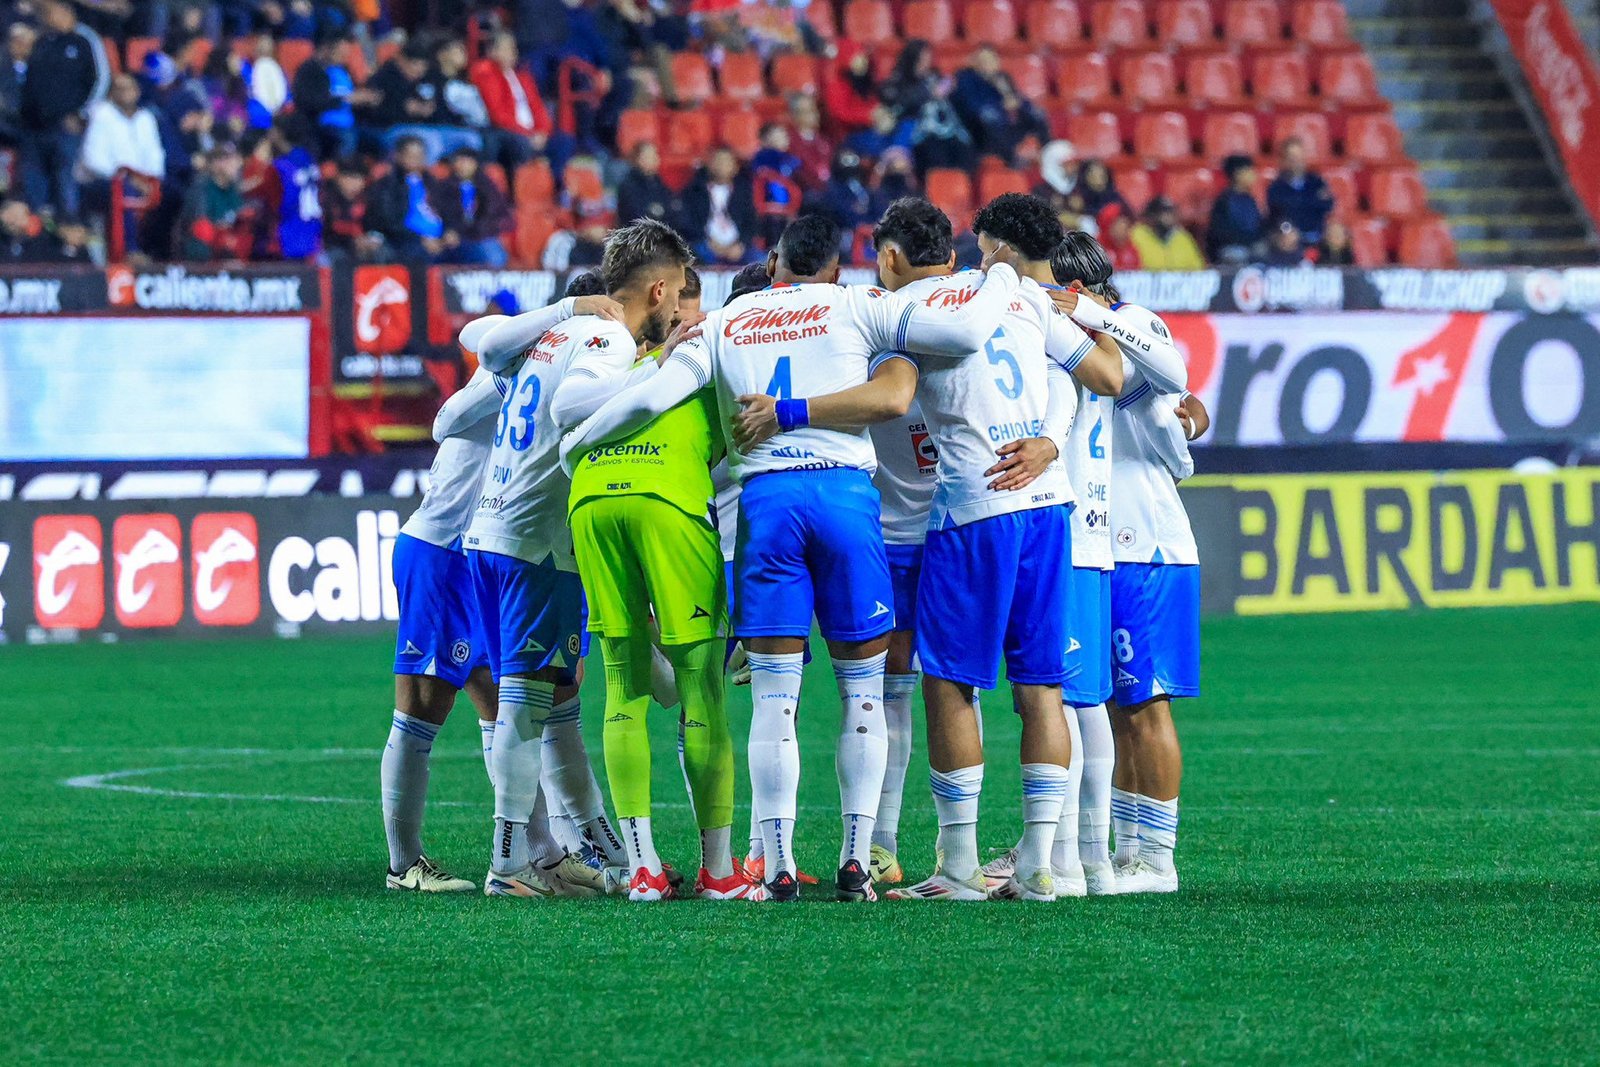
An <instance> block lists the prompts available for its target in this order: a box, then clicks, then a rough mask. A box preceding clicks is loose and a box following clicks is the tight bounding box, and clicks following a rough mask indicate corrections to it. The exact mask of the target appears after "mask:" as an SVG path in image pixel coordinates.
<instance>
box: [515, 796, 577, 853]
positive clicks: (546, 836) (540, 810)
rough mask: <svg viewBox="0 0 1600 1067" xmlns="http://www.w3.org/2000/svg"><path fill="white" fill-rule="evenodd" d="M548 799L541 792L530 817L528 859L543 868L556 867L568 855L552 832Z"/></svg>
mask: <svg viewBox="0 0 1600 1067" xmlns="http://www.w3.org/2000/svg"><path fill="white" fill-rule="evenodd" d="M545 803H546V797H545V791H544V790H543V789H540V790H539V799H538V800H535V801H534V802H533V814H532V815H530V816H529V817H528V828H527V830H526V831H525V833H526V836H527V838H528V858H529V859H531V860H532V861H533V862H534V863H537V864H538V865H539V866H541V867H554V866H555V865H556V864H558V863H560V862H561V861H562V859H564V858H565V857H566V855H567V848H566V846H565V845H563V844H562V843H561V842H559V841H557V840H556V838H555V835H554V834H552V833H551V832H550V812H549V811H548V810H547V809H546V807H545Z"/></svg>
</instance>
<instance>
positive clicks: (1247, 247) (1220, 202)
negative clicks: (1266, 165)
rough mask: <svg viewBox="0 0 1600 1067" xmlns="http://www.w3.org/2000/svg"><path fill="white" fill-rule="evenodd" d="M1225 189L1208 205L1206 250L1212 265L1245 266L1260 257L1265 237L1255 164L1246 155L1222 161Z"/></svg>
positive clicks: (1230, 157)
mask: <svg viewBox="0 0 1600 1067" xmlns="http://www.w3.org/2000/svg"><path fill="white" fill-rule="evenodd" d="M1222 173H1223V174H1224V175H1226V176H1227V179H1228V187H1227V188H1226V189H1224V190H1223V191H1222V193H1221V195H1219V196H1218V197H1217V199H1216V200H1215V201H1214V202H1213V203H1212V205H1211V224H1210V225H1209V226H1208V227H1207V228H1206V248H1207V249H1208V250H1209V251H1210V253H1211V260H1212V262H1214V263H1229V264H1238V263H1248V262H1249V261H1250V260H1251V258H1252V257H1254V256H1256V255H1258V254H1259V252H1260V249H1261V245H1262V240H1263V238H1264V237H1265V236H1266V223H1265V222H1263V221H1262V218H1261V205H1260V204H1259V203H1257V202H1256V193H1255V188H1256V165H1255V163H1254V162H1253V161H1252V160H1251V159H1250V157H1249V156H1229V157H1228V158H1227V159H1224V160H1223V161H1222Z"/></svg>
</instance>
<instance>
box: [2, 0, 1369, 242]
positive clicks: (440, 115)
mask: <svg viewBox="0 0 1600 1067" xmlns="http://www.w3.org/2000/svg"><path fill="white" fill-rule="evenodd" d="M393 6H394V5H393V4H392V3H391V2H390V0H316V2H313V0H287V2H284V0H152V2H149V3H139V4H134V3H130V2H129V0H81V2H78V3H73V2H69V0H11V2H9V3H5V4H3V5H0V21H3V24H4V28H5V34H6V49H7V59H8V62H6V63H4V64H0V146H3V148H4V149H5V150H8V151H9V153H10V158H9V163H10V165H9V166H8V167H6V168H5V169H4V171H3V173H4V174H5V175H7V176H9V185H8V186H7V188H6V191H5V201H4V205H3V207H0V220H3V221H0V227H3V229H4V233H5V236H6V241H5V242H4V243H3V244H0V255H3V257H4V258H5V259H6V260H8V261H12V262H24V261H48V260H65V261H71V260H78V259H86V258H89V257H90V256H91V255H98V254H99V253H98V252H97V251H96V249H97V248H99V247H106V246H109V250H110V254H111V255H112V256H113V257H115V256H118V255H122V254H126V255H128V256H130V257H134V258H139V257H148V258H151V259H157V260H162V259H179V260H185V261H213V260H214V261H239V260H272V259H288V260H307V259H313V260H322V261H326V260H328V259H337V258H339V257H347V258H349V259H353V260H358V261H415V260H425V261H428V262H435V263H471V264H483V265H489V266H503V265H506V264H507V263H508V262H510V261H513V260H514V261H516V262H518V263H519V264H521V265H526V266H539V265H542V266H545V267H548V268H552V269H565V268H567V267H579V266H587V265H593V264H595V263H597V262H598V259H599V254H600V249H601V244H602V241H603V239H604V236H605V233H606V232H607V231H608V229H609V228H610V227H611V226H612V225H614V224H615V223H616V222H618V221H627V220H631V219H633V218H640V217H644V218H654V219H658V220H662V221H667V222H670V223H672V224H673V225H674V226H675V227H676V228H678V229H679V230H680V231H682V232H684V233H685V234H687V235H689V237H690V239H691V241H692V242H693V244H694V247H695V249H696V252H697V253H698V254H699V255H700V256H701V258H702V261H703V262H705V263H708V264H726V265H737V264H743V263H748V262H752V261H755V260H757V259H759V258H760V257H762V256H764V255H765V249H766V248H767V247H769V246H770V244H771V242H772V239H773V237H774V236H775V233H776V232H777V231H778V230H780V229H781V228H782V225H783V224H784V222H785V221H787V220H788V219H789V218H792V217H793V216H794V214H796V213H797V212H799V211H804V212H806V213H811V212H820V213H823V214H826V215H828V216H829V217H830V218H832V219H833V220H834V221H835V222H836V223H837V224H838V225H839V226H840V228H841V230H842V231H843V233H844V234H845V235H846V236H845V238H844V240H845V242H846V246H847V247H846V248H845V249H843V253H844V255H845V258H846V261H847V262H864V261H866V260H868V259H870V257H871V254H872V253H871V248H870V242H869V241H865V240H863V239H862V238H861V235H862V234H863V233H864V232H865V229H866V224H868V223H869V222H870V221H871V220H873V219H876V218H878V217H879V216H880V215H881V214H882V212H883V210H884V207H885V206H886V205H887V204H888V203H890V202H892V201H893V200H894V199H896V198H898V197H900V196H904V195H907V194H911V193H924V194H926V195H928V196H929V197H930V198H931V199H933V200H934V201H935V202H937V203H941V204H946V205H948V200H947V198H946V197H943V196H941V195H940V190H939V189H938V188H936V187H935V186H936V185H937V184H938V183H939V182H940V181H941V180H946V179H948V177H949V176H950V175H951V174H955V175H957V177H958V178H960V179H961V180H963V181H965V180H968V179H977V184H978V188H979V189H980V190H981V189H982V188H984V185H983V181H982V178H983V176H984V175H986V174H989V173H991V172H993V173H999V174H1002V175H1004V177H1003V178H1002V179H1001V181H1002V182H1011V183H1013V184H1014V185H1016V186H1019V187H1023V188H1029V189H1031V190H1032V191H1034V192H1037V193H1039V194H1040V195H1043V196H1045V197H1047V198H1048V199H1049V200H1050V202H1051V203H1052V204H1053V205H1054V206H1055V207H1056V209H1057V210H1058V212H1059V213H1060V215H1061V218H1062V221H1063V222H1064V223H1065V224H1066V225H1067V226H1068V227H1069V228H1071V229H1083V230H1086V231H1088V232H1090V233H1093V234H1098V235H1099V236H1100V237H1101V239H1102V240H1103V242H1104V244H1105V246H1106V248H1107V250H1108V251H1109V252H1110V253H1111V254H1112V256H1113V257H1114V259H1115V263H1116V266H1117V267H1118V268H1119V269H1139V268H1143V269H1151V270H1163V269H1173V270H1178V269H1198V268H1200V267H1202V266H1204V265H1206V264H1208V263H1245V262H1263V263H1269V264H1285V265H1287V264H1295V263H1300V262H1306V261H1318V262H1323V263H1334V264H1340V263H1350V262H1352V249H1351V240H1350V233H1349V232H1348V231H1347V229H1346V228H1345V226H1343V225H1341V224H1340V223H1339V222H1336V221H1330V211H1331V210H1332V208H1333V206H1334V198H1333V195H1332V194H1331V193H1330V191H1329V186H1328V184H1327V183H1326V182H1325V181H1324V180H1323V179H1322V178H1321V177H1320V176H1319V175H1318V173H1317V172H1316V171H1315V170H1313V169H1311V168H1309V167H1308V166H1307V153H1306V150H1305V146H1304V144H1303V143H1302V142H1301V140H1300V139H1299V138H1296V137H1293V136H1290V137H1287V138H1284V139H1281V140H1280V141H1279V142H1278V145H1277V147H1278V151H1279V155H1280V160H1279V169H1278V174H1277V175H1276V177H1274V178H1273V180H1272V181H1271V182H1270V184H1265V188H1264V189H1263V184H1264V183H1263V182H1262V181H1261V180H1260V178H1259V176H1258V174H1257V169H1256V166H1255V159H1254V158H1253V157H1252V156H1249V155H1231V156H1228V157H1227V158H1226V159H1219V160H1215V161H1213V162H1215V163H1218V164H1220V170H1221V172H1222V173H1224V174H1225V175H1226V178H1227V180H1226V187H1225V188H1223V189H1222V190H1221V191H1220V193H1219V194H1218V195H1217V196H1216V200H1215V203H1214V205H1213V206H1212V208H1211V211H1210V214H1209V219H1208V220H1207V219H1205V218H1201V217H1198V216H1199V213H1198V212H1196V211H1194V210H1188V211H1186V210H1185V209H1184V207H1181V206H1180V205H1179V204H1176V203H1174V201H1173V200H1172V199H1170V198H1169V197H1167V196H1164V195H1156V196H1150V195H1149V194H1148V191H1146V192H1145V193H1144V194H1143V195H1126V196H1125V195H1124V193H1123V191H1121V190H1119V188H1118V184H1117V179H1116V175H1115V173H1114V171H1113V169H1112V168H1111V167H1110V166H1108V162H1107V161H1106V160H1104V159H1101V158H1098V157H1093V156H1087V157H1086V153H1083V152H1080V151H1079V150H1078V148H1077V147H1076V146H1075V145H1074V144H1073V143H1072V142H1070V141H1068V140H1065V139H1061V138H1059V137H1056V136H1054V135H1053V131H1052V116H1050V115H1048V114H1046V112H1045V110H1044V109H1043V108H1042V107H1041V103H1040V101H1039V100H1037V99H1035V98H1034V97H1033V96H1032V95H1030V94H1028V93H1024V92H1022V91H1019V88H1018V86H1017V84H1016V82H1015V81H1014V80H1013V78H1012V76H1011V75H1010V74H1009V73H1007V70H1006V68H1005V66H1004V64H1003V63H1002V57H1001V55H1000V53H999V52H997V50H996V49H995V48H994V47H992V46H990V45H988V44H980V45H978V46H977V47H975V48H973V49H972V50H971V52H970V54H969V55H967V58H966V60H965V62H964V63H963V64H961V65H960V66H959V68H958V69H955V70H954V71H953V72H952V73H942V72H941V68H940V66H938V65H936V62H935V60H936V55H935V50H934V48H933V47H932V46H931V45H930V44H928V43H927V42H924V41H921V40H915V39H913V40H908V41H906V42H905V43H904V44H903V46H902V47H900V49H899V51H898V55H896V56H895V57H894V58H893V62H892V63H889V64H885V63H883V62H881V59H882V58H883V57H879V59H880V61H879V62H875V61H874V56H873V55H872V54H870V53H869V52H868V51H867V50H865V49H863V48H862V47H860V46H859V45H857V44H856V43H854V42H853V41H851V40H849V39H846V38H845V37H844V35H842V34H832V35H831V39H830V36H825V35H824V34H823V33H822V32H820V31H819V29H818V28H817V27H816V26H814V25H813V24H812V22H811V21H809V19H808V16H810V17H815V16H816V15H817V14H818V13H819V12H820V11H821V8H820V7H819V8H817V9H815V10H813V9H811V8H810V7H808V6H806V5H795V6H789V5H787V4H784V3H758V4H736V3H726V2H723V0H691V2H687V3H686V2H683V0H656V2H654V3H643V2H639V0H518V2H516V3H513V4H510V5H507V6H505V7H497V6H490V5H479V6H476V7H475V6H474V5H433V7H434V8H438V7H444V8H446V9H449V10H452V11H453V14H451V15H450V16H449V17H448V18H444V19H441V20H439V22H432V21H430V20H429V19H428V18H424V17H421V16H418V15H412V14H409V13H406V12H402V11H396V10H392V7H393ZM401 6H402V7H403V6H404V5H401ZM412 6H413V7H417V6H421V5H412ZM463 8H466V10H464V9H463ZM507 14H509V16H510V19H509V21H508V22H507V23H506V24H505V25H501V18H502V16H503V15H507ZM828 19H829V21H830V22H831V20H832V15H829V16H828ZM686 49H695V50H698V51H697V54H698V55H704V56H705V57H706V58H707V60H708V61H709V65H710V66H711V67H712V68H715V69H716V70H717V71H718V74H719V79H720V80H721V81H722V82H723V83H724V84H725V85H726V84H729V83H730V82H731V80H732V73H731V72H732V71H733V70H734V69H735V68H738V67H740V65H741V64H742V65H745V66H748V65H749V64H751V63H754V64H755V69H756V75H755V76H756V79H757V82H758V83H760V82H762V81H763V79H764V75H763V74H762V67H763V66H764V65H770V66H771V67H772V69H773V70H774V72H776V70H777V67H778V65H779V64H781V63H782V62H783V60H784V59H785V58H792V57H796V56H801V57H806V61H807V62H808V63H810V64H813V65H814V66H813V69H815V70H818V71H820V77H819V78H818V79H817V81H818V84H817V85H816V91H814V92H812V91H806V87H805V86H801V87H799V88H796V89H794V90H791V91H789V92H788V93H787V94H786V96H784V97H780V98H777V99H776V100H774V99H772V98H764V99H762V100H761V101H760V103H761V104H762V105H771V104H774V103H776V104H777V105H778V107H779V108H781V109H782V112H781V113H774V109H773V108H772V107H770V106H765V108H764V113H762V115H761V121H760V123H759V126H758V127H756V128H754V129H752V131H751V133H752V136H751V138H750V139H749V143H747V144H742V145H741V144H734V143H732V139H731V138H728V137H726V136H722V137H720V138H718V139H717V141H716V142H715V143H713V144H712V145H711V147H710V148H709V149H707V150H704V151H700V152H697V153H694V154H692V155H690V156H688V157H685V156H684V154H683V153H682V152H681V151H676V152H675V151H672V150H669V148H668V146H667V145H665V144H662V143H660V142H661V141H663V140H670V137H667V136H663V134H664V133H665V131H664V129H663V127H664V126H665V125H667V124H671V123H674V122H677V121H680V120H682V121H688V120H689V118H690V117H691V116H693V115H695V113H696V112H697V110H698V109H699V105H697V104H696V103H695V102H694V100H695V99H699V98H700V97H696V95H695V94H694V93H693V92H691V91H690V90H691V89H692V87H690V86H684V85H680V84H679V83H680V82H681V81H683V77H684V76H683V74H682V73H680V68H679V65H678V64H677V63H676V62H675V60H676V59H680V58H682V57H683V54H684V52H685V50H686ZM474 51H476V52H478V53H479V54H477V55H474V54H472V53H473V52H474ZM944 66H945V68H946V69H948V67H950V66H951V64H948V63H946V64H945V65H944ZM563 79H566V80H567V82H568V88H569V91H570V92H571V95H572V97H573V99H574V101H575V102H574V103H572V104H571V105H570V107H568V108H565V109H563V108H560V107H558V106H557V105H556V101H557V99H558V98H559V96H560V94H559V90H558V84H559V83H560V82H561V81H562V80H563ZM773 80H774V81H775V82H776V81H777V79H776V78H774V79H773ZM657 107H659V108H660V109H662V112H663V113H664V115H665V118H664V120H663V123H662V125H661V126H658V127H656V128H655V129H653V130H648V131H644V132H642V133H641V131H640V130H639V129H637V128H636V126H630V122H629V118H630V116H635V115H639V114H654V112H651V111H646V110H645V109H651V108H657ZM562 110H566V111H568V112H570V113H569V114H566V115H564V116H563V115H561V114H558V112H561V111H562ZM563 119H565V121H562V120H563ZM1058 130H1059V126H1058ZM546 163H547V164H548V171H547V172H546V173H547V174H548V178H547V179H546V183H547V185H548V187H549V190H550V197H551V199H550V202H549V203H550V210H549V211H546V212H542V214H543V216H544V218H543V219H540V220H536V221H534V222H533V223H531V224H529V225H531V227H532V228H534V229H536V230H537V231H538V232H537V234H536V235H535V236H534V237H533V238H532V239H530V240H519V239H517V238H518V237H520V234H519V232H518V231H519V228H520V227H521V226H522V225H523V223H522V221H521V220H519V218H518V214H517V204H516V203H514V201H520V200H522V199H523V197H522V196H521V195H520V188H521V186H520V180H519V181H518V182H513V181H512V178H513V177H518V176H519V174H520V172H521V171H523V170H527V169H528V165H529V164H536V165H538V167H540V168H542V167H543V165H544V164H546ZM963 176H964V177H963ZM513 188H517V189H518V190H519V193H518V195H516V196H515V197H514V196H513ZM1135 205H1137V207H1136V206H1135ZM1201 208H1202V211H1203V205H1201ZM118 209H120V211H121V218H120V219H113V218H111V215H112V214H113V212H115V211H117V210H118ZM951 214H952V216H954V217H957V221H958V225H959V224H960V223H961V222H962V219H961V217H960V215H961V213H960V212H958V211H952V212H951ZM1186 216H1187V219H1186ZM1186 221H1187V223H1188V224H1187V225H1186ZM964 240H965V241H966V242H967V244H968V250H969V256H970V248H971V241H972V238H971V235H970V234H966V235H964Z"/></svg>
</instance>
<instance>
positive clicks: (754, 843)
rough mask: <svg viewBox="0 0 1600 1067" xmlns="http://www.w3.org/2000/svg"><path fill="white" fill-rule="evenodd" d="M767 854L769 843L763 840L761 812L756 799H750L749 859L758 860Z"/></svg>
mask: <svg viewBox="0 0 1600 1067" xmlns="http://www.w3.org/2000/svg"><path fill="white" fill-rule="evenodd" d="M766 854H767V843H766V842H765V841H763V840H762V839H761V812H760V809H758V808H757V807H756V801H755V797H751V798H750V852H749V853H748V858H749V859H753V860H758V859H760V858H761V857H762V856H765V855H766Z"/></svg>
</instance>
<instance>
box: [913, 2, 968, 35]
mask: <svg viewBox="0 0 1600 1067" xmlns="http://www.w3.org/2000/svg"><path fill="white" fill-rule="evenodd" d="M902 29H903V31H904V34H903V36H905V37H908V38H910V37H916V38H919V39H921V40H924V41H927V42H928V43H929V44H943V43H944V42H946V41H949V40H952V39H954V37H955V35H956V18H955V15H954V14H952V13H951V11H950V5H949V3H948V2H947V0H911V2H910V3H909V4H907V5H906V8H905V18H904V20H903V26H902Z"/></svg>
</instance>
